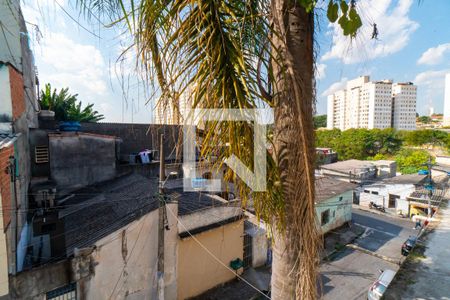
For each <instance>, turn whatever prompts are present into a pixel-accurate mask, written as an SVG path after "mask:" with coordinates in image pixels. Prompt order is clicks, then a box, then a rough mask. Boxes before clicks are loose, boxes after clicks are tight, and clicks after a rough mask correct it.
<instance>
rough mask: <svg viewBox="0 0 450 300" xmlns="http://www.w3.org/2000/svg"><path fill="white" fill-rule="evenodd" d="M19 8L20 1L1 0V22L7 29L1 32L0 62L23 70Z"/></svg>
mask: <svg viewBox="0 0 450 300" xmlns="http://www.w3.org/2000/svg"><path fill="white" fill-rule="evenodd" d="M19 6H20V0H0V22H1V23H2V26H3V27H5V29H3V30H0V31H2V34H0V61H3V62H10V63H11V64H12V65H14V67H15V68H17V69H19V70H21V50H20V39H19V38H18V37H19V36H20V24H19V22H17V20H18V19H19Z"/></svg>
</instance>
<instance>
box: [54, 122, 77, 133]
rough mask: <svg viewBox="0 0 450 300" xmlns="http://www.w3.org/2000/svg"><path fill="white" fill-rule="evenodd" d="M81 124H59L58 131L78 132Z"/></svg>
mask: <svg viewBox="0 0 450 300" xmlns="http://www.w3.org/2000/svg"><path fill="white" fill-rule="evenodd" d="M80 129H81V124H80V122H78V121H65V122H61V123H59V130H61V131H80Z"/></svg>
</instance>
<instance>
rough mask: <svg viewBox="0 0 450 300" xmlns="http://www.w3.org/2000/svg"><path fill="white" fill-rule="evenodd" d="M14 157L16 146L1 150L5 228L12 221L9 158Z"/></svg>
mask: <svg viewBox="0 0 450 300" xmlns="http://www.w3.org/2000/svg"><path fill="white" fill-rule="evenodd" d="M12 155H14V146H13V145H11V146H9V147H6V148H3V149H0V193H1V196H2V208H3V211H2V212H0V213H2V214H3V226H4V227H3V228H6V226H7V225H8V224H9V222H10V221H11V176H10V174H9V173H7V170H8V164H9V157H10V156H12Z"/></svg>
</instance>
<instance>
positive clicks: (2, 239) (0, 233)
mask: <svg viewBox="0 0 450 300" xmlns="http://www.w3.org/2000/svg"><path fill="white" fill-rule="evenodd" d="M1 151H2V150H0V165H1V156H2V152H1ZM0 170H3V168H0ZM0 172H1V171H0ZM2 173H3V172H2ZM0 178H2V175H1V174H0ZM0 182H1V179H0ZM0 184H1V183H0ZM0 189H1V187H0ZM2 195H3V193H2V192H1V191H0V211H1V213H0V228H1V230H0V296H4V295H6V294H8V290H9V284H8V252H7V247H6V233H5V227H4V225H3V218H4V216H5V212H7V210H4V209H3V197H2Z"/></svg>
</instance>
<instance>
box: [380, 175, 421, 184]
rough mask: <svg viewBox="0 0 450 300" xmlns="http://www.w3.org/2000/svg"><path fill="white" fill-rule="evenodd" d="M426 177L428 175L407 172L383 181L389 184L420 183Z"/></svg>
mask: <svg viewBox="0 0 450 300" xmlns="http://www.w3.org/2000/svg"><path fill="white" fill-rule="evenodd" d="M426 177H427V175H418V174H407V175H399V176H395V177H392V178H386V179H384V180H383V182H384V183H387V184H420V183H422V182H423V181H424V180H425V178H426Z"/></svg>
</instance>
